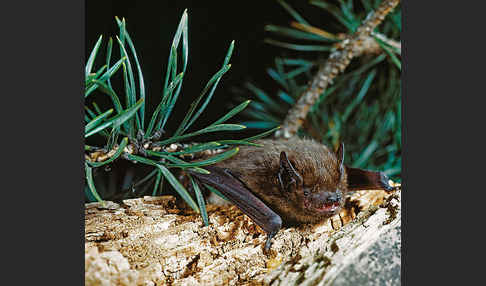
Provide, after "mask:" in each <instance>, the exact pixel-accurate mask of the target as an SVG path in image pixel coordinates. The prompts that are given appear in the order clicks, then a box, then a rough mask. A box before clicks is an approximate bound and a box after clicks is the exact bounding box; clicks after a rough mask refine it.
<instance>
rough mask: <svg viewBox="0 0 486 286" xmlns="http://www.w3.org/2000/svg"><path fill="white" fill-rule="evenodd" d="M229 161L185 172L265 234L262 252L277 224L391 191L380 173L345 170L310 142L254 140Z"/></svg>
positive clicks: (324, 214) (307, 219) (314, 217)
mask: <svg viewBox="0 0 486 286" xmlns="http://www.w3.org/2000/svg"><path fill="white" fill-rule="evenodd" d="M255 143H258V144H262V145H263V147H256V146H241V147H240V151H239V152H238V153H237V154H236V155H234V156H233V157H231V158H229V159H226V160H224V161H221V162H219V163H216V164H214V165H211V166H206V167H204V168H205V169H206V170H208V171H209V172H210V174H202V173H198V172H194V171H189V173H190V174H191V175H192V176H194V177H195V178H196V181H198V183H199V184H200V183H204V184H207V185H210V186H212V187H214V188H216V189H217V190H219V191H220V192H221V193H222V194H223V195H224V196H225V197H226V198H227V199H228V200H229V201H231V202H232V203H233V204H235V205H236V206H237V207H238V208H239V209H240V210H241V211H242V212H243V213H244V214H246V215H247V216H249V217H250V218H251V219H252V220H253V221H254V222H255V223H256V224H257V225H258V226H260V227H261V228H262V229H263V230H264V231H265V232H266V233H267V240H266V243H265V247H264V250H265V251H268V250H269V249H270V246H271V239H272V238H273V237H274V236H275V235H276V234H277V232H278V231H279V230H280V228H281V227H282V225H284V226H291V225H298V224H302V223H316V222H320V221H322V220H324V219H326V218H328V217H330V216H332V215H334V214H336V213H338V212H339V210H340V209H341V207H342V206H343V204H344V195H345V194H346V193H347V192H349V191H355V190H376V189H380V190H385V191H387V192H390V191H393V190H394V187H392V186H391V185H389V183H388V177H387V176H386V175H385V174H384V173H382V172H375V171H370V170H362V169H358V168H352V167H349V166H346V165H344V145H343V144H342V143H341V144H340V146H339V148H338V150H337V151H336V152H333V151H331V150H330V149H329V148H328V147H327V146H325V145H322V144H320V143H318V142H316V141H313V140H309V139H300V138H295V139H289V140H272V139H267V140H259V141H256V142H255Z"/></svg>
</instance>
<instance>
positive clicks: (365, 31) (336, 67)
mask: <svg viewBox="0 0 486 286" xmlns="http://www.w3.org/2000/svg"><path fill="white" fill-rule="evenodd" d="M398 3H400V0H383V1H382V2H381V4H380V6H379V7H378V8H377V9H376V11H374V12H371V13H370V14H368V16H367V17H366V19H365V20H364V21H363V23H362V24H361V26H360V27H359V28H358V29H357V31H356V32H355V33H354V34H352V35H348V36H347V37H346V38H345V39H344V40H343V41H341V42H340V43H339V44H338V45H337V48H336V50H335V51H334V52H332V53H331V54H330V55H329V58H328V60H327V61H326V62H325V63H324V64H322V65H321V66H320V67H319V70H318V71H317V73H316V75H315V76H314V78H313V79H312V80H311V82H310V83H309V86H308V88H307V89H306V90H305V91H304V92H303V94H302V95H301V96H300V98H299V100H298V101H297V103H296V104H295V105H294V106H293V107H292V108H291V109H290V110H289V112H288V113H287V116H286V117H285V120H284V122H283V123H282V126H281V128H280V129H279V130H277V131H276V132H275V137H277V138H281V137H284V138H290V137H291V136H293V135H294V134H295V133H297V130H298V129H299V128H300V127H301V126H302V124H303V122H304V120H305V118H306V116H307V113H308V112H309V109H310V107H311V106H312V105H313V104H314V103H315V102H316V100H317V99H318V98H319V95H320V94H322V92H324V90H325V89H326V88H327V86H328V85H329V84H332V81H333V79H334V78H335V77H336V76H337V75H338V74H339V73H340V72H343V71H344V69H346V67H347V66H348V65H349V63H350V62H351V59H352V58H354V57H357V56H359V55H361V54H362V53H363V52H364V51H365V49H366V46H364V45H363V42H364V41H365V40H366V38H368V37H369V36H370V34H371V33H372V31H373V30H374V29H375V28H376V27H377V26H378V25H379V24H380V23H381V22H382V21H383V20H384V19H385V16H386V15H388V13H390V12H391V11H392V10H393V8H395V7H396V6H397V5H398Z"/></svg>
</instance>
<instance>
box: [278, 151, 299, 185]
mask: <svg viewBox="0 0 486 286" xmlns="http://www.w3.org/2000/svg"><path fill="white" fill-rule="evenodd" d="M278 181H279V183H280V187H281V189H282V190H286V191H290V189H289V187H290V186H291V185H293V184H295V186H298V185H300V184H302V182H303V180H302V176H300V174H299V173H298V172H297V171H296V170H295V168H294V166H293V165H292V163H291V162H290V161H289V158H287V153H285V151H282V152H280V169H279V171H278Z"/></svg>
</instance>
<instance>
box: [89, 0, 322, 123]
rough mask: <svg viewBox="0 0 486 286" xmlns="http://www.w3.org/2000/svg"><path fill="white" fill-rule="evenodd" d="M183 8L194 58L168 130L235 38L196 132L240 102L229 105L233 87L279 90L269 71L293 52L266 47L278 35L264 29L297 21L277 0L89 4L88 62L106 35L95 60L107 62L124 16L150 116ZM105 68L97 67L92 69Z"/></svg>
mask: <svg viewBox="0 0 486 286" xmlns="http://www.w3.org/2000/svg"><path fill="white" fill-rule="evenodd" d="M287 3H289V4H290V5H291V6H292V7H293V8H294V9H296V10H297V11H298V12H299V13H301V15H305V18H306V19H307V20H309V21H310V22H311V23H312V24H316V25H317V26H320V25H321V24H323V23H325V22H326V21H329V18H328V17H329V16H328V15H324V13H323V12H322V10H320V9H316V7H315V6H312V5H310V4H308V3H307V2H306V1H287ZM186 8H187V9H188V31H189V61H188V67H187V71H186V74H185V76H184V82H183V85H182V91H181V95H180V96H179V99H178V101H177V104H176V106H175V110H174V112H173V113H172V115H171V116H172V117H171V119H170V120H169V122H168V126H166V131H169V132H170V131H173V129H175V128H176V127H177V126H178V123H179V122H180V120H182V118H183V117H184V115H185V113H186V111H187V109H188V108H189V105H190V103H191V102H192V101H193V100H194V99H195V98H196V97H197V96H198V95H199V94H200V92H201V90H202V89H203V88H204V86H205V84H206V82H207V81H208V80H209V79H210V77H211V76H212V75H213V74H214V73H216V72H217V71H218V70H219V69H220V67H221V65H222V63H223V60H224V57H225V55H226V52H227V50H228V47H229V45H230V43H231V41H232V40H235V49H234V51H233V56H232V58H231V60H230V63H231V65H232V66H231V69H230V70H229V72H227V73H226V74H225V75H224V76H223V78H222V80H221V81H220V83H219V85H218V88H217V89H216V92H215V94H214V97H213V99H212V101H211V103H210V104H209V106H208V108H207V109H206V112H205V114H203V116H201V117H200V118H199V119H198V120H197V121H196V124H195V125H194V127H192V128H194V130H195V129H197V128H201V127H205V126H206V125H207V124H210V123H212V122H213V121H214V120H216V119H217V118H219V117H221V116H222V115H224V114H225V113H226V112H227V111H228V110H229V108H230V104H231V103H235V102H236V101H234V100H233V101H232V96H234V94H232V92H231V91H230V89H231V87H242V86H243V83H244V82H245V81H252V82H253V83H255V85H257V86H259V87H261V88H262V89H264V90H266V91H269V92H272V90H274V89H276V84H275V82H273V80H272V79H271V78H270V77H268V76H267V75H266V72H265V69H266V68H268V67H271V66H272V63H273V62H274V58H275V57H276V56H278V55H281V54H282V53H289V51H288V50H287V51H284V50H282V49H280V48H278V47H274V46H271V45H269V44H266V43H264V42H263V40H264V38H265V37H273V36H274V35H272V34H270V33H268V32H264V26H265V24H277V25H282V26H288V25H289V23H290V21H291V20H293V18H292V17H291V16H290V14H289V13H288V12H287V11H286V10H285V9H284V8H283V7H282V6H281V5H280V4H279V3H278V2H277V1H258V2H257V1H224V2H223V1H150V2H148V1H94V0H88V1H86V57H88V56H89V53H90V52H91V50H92V49H93V47H94V44H95V43H96V41H97V40H98V37H99V35H100V34H102V35H103V45H102V48H101V50H100V51H102V53H100V54H98V57H99V58H101V59H102V58H103V57H102V56H101V55H104V51H105V50H104V49H103V48H105V49H106V44H107V42H108V39H109V37H110V36H111V37H113V38H115V35H118V33H119V31H118V27H117V24H116V21H115V16H118V17H119V18H120V19H121V18H122V17H125V20H126V23H127V24H126V25H127V31H128V32H129V34H130V36H131V37H132V40H133V42H134V45H135V48H136V50H137V55H138V57H139V60H140V65H141V67H142V72H143V76H144V79H145V86H146V93H147V106H148V107H147V110H148V112H149V114H150V113H151V112H152V111H153V110H154V109H155V106H156V104H158V102H159V100H160V98H161V93H162V92H161V91H162V84H163V81H164V79H165V73H166V69H167V60H168V56H169V50H170V45H171V43H172V38H173V36H174V33H175V31H176V29H177V26H178V24H179V21H180V18H181V16H182V13H183V11H184V9H186ZM113 47H114V48H113V51H114V54H113V55H112V59H117V58H119V52H118V47H117V43H116V42H114V46H113ZM290 53H291V52H290ZM101 61H102V60H101ZM102 64H103V63H101V62H97V63H95V66H94V70H96V67H98V68H99V67H101V65H102ZM114 88H115V91H116V90H120V91H122V90H123V87H122V85H121V84H120V85H119V87H118V89H117V87H116V86H115V87H114ZM121 94H123V93H121ZM248 96H250V93H248ZM100 98H103V99H105V98H106V97H100ZM103 99H101V100H103ZM97 100H98V99H97ZM107 103H109V102H107ZM238 103H239V102H238ZM148 119H149V118H146V120H148ZM239 119H240V118H239V117H236V118H234V119H232V121H230V122H229V123H236V122H238V120H239ZM256 133H258V132H256Z"/></svg>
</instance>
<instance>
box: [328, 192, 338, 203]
mask: <svg viewBox="0 0 486 286" xmlns="http://www.w3.org/2000/svg"><path fill="white" fill-rule="evenodd" d="M340 200H341V194H340V193H339V192H332V193H329V195H328V196H327V198H326V202H327V203H331V204H334V203H338V202H339V201H340Z"/></svg>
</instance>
